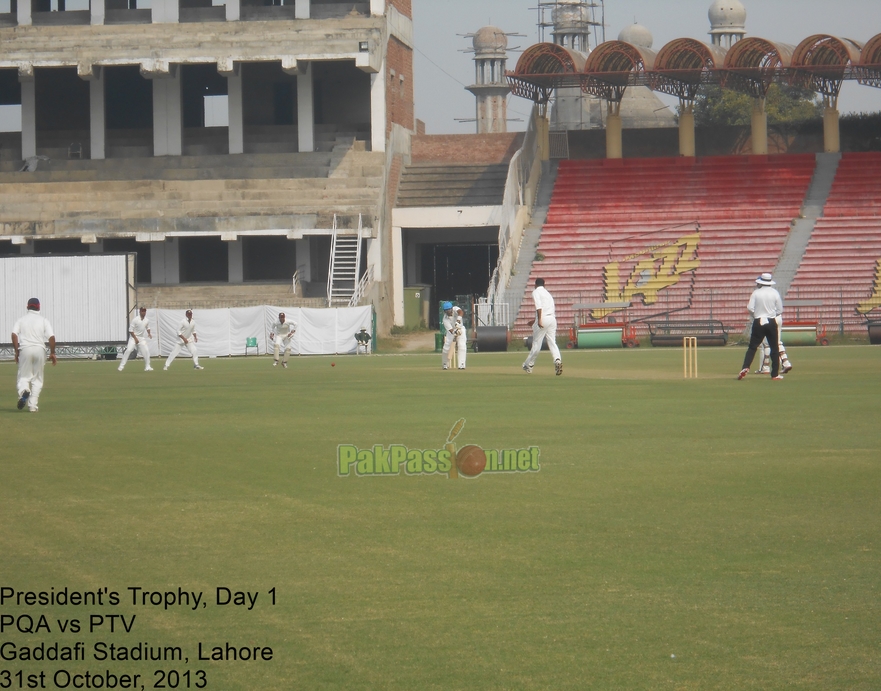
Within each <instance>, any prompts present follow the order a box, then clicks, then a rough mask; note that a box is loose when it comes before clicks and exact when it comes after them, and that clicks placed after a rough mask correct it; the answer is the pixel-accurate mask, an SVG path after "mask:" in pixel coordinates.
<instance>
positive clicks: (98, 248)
mask: <svg viewBox="0 0 881 691" xmlns="http://www.w3.org/2000/svg"><path fill="white" fill-rule="evenodd" d="M103 251H104V241H103V240H98V241H97V242H92V243H89V253H90V254H101V253H102V252H103Z"/></svg>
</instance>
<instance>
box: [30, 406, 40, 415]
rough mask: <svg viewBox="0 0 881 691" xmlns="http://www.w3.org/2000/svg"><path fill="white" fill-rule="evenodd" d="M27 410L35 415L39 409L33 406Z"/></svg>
mask: <svg viewBox="0 0 881 691" xmlns="http://www.w3.org/2000/svg"><path fill="white" fill-rule="evenodd" d="M28 410H29V411H30V412H32V413H36V412H37V411H38V410H40V409H39V408H38V407H37V406H34V407H33V408H28Z"/></svg>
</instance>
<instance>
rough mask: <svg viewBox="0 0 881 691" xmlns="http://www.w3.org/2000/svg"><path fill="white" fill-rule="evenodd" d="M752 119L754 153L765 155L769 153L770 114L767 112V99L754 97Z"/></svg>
mask: <svg viewBox="0 0 881 691" xmlns="http://www.w3.org/2000/svg"><path fill="white" fill-rule="evenodd" d="M751 120H752V140H753V154H755V155H757V156H765V155H767V153H768V114H767V113H766V112H765V99H763V98H755V99H753V112H752V118H751Z"/></svg>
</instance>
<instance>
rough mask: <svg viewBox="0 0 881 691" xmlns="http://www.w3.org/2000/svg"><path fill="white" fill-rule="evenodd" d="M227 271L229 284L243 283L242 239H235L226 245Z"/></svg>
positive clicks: (243, 256) (243, 255)
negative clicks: (227, 249)
mask: <svg viewBox="0 0 881 691" xmlns="http://www.w3.org/2000/svg"><path fill="white" fill-rule="evenodd" d="M228 247H229V251H228V252H227V257H228V264H227V265H228V271H229V282H230V283H244V282H245V254H244V249H243V247H242V238H236V239H235V240H233V241H232V242H230V243H229V245H228Z"/></svg>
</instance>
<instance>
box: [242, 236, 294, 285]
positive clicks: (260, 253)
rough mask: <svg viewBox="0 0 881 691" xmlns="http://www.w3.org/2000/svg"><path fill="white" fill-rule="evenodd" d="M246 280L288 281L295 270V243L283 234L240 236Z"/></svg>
mask: <svg viewBox="0 0 881 691" xmlns="http://www.w3.org/2000/svg"><path fill="white" fill-rule="evenodd" d="M242 262H243V264H244V266H243V272H244V280H246V281H280V280H286V281H290V280H291V277H292V276H293V275H294V272H295V271H296V270H297V243H296V241H295V240H288V239H287V238H286V237H285V236H284V235H265V236H263V235H258V236H256V237H244V238H242Z"/></svg>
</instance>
